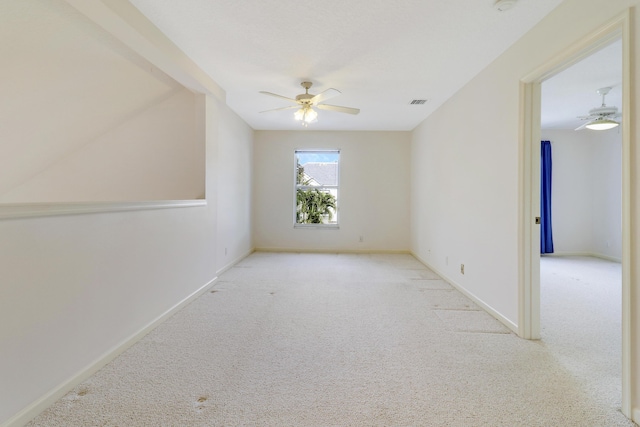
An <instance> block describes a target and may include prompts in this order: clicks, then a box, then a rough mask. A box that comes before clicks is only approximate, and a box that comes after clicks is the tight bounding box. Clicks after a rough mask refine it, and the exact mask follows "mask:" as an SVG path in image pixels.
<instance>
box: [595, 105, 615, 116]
mask: <svg viewBox="0 0 640 427" xmlns="http://www.w3.org/2000/svg"><path fill="white" fill-rule="evenodd" d="M617 112H618V107H596V108H592V109H591V110H589V115H590V116H608V115H611V114H616V113H617Z"/></svg>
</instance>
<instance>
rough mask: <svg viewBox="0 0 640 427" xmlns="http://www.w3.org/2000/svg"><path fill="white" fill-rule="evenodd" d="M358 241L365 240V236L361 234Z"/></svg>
mask: <svg viewBox="0 0 640 427" xmlns="http://www.w3.org/2000/svg"><path fill="white" fill-rule="evenodd" d="M358 241H359V242H360V243H362V242H364V236H362V235H361V236H360V238H359V239H358Z"/></svg>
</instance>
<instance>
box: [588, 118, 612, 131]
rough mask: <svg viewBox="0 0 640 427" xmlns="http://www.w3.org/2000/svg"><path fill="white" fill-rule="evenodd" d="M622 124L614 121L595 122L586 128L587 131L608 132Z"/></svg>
mask: <svg viewBox="0 0 640 427" xmlns="http://www.w3.org/2000/svg"><path fill="white" fill-rule="evenodd" d="M619 124H620V123H618V122H616V121H614V120H608V119H604V120H594V121H593V122H591V123H589V124H588V125H587V126H585V127H586V128H587V129H591V130H607V129H613V128H614V127H616V126H618V125H619Z"/></svg>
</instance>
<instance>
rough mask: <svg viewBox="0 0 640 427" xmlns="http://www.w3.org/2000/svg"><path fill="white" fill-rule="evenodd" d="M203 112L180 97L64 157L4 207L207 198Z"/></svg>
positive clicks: (9, 195)
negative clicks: (199, 115)
mask: <svg viewBox="0 0 640 427" xmlns="http://www.w3.org/2000/svg"><path fill="white" fill-rule="evenodd" d="M199 108H202V106H201V105H198V98H197V97H196V96H195V94H193V93H192V92H190V91H188V90H187V89H181V90H177V91H174V93H172V94H171V95H170V96H169V97H168V98H167V99H164V100H162V101H160V102H158V103H157V104H153V105H152V106H150V107H149V108H147V109H145V110H144V111H142V112H141V113H139V114H136V115H134V116H133V117H131V118H128V119H127V120H126V121H125V122H124V123H122V124H120V125H118V126H116V127H114V128H113V129H111V130H109V131H106V132H105V133H103V134H102V135H100V136H98V137H97V138H95V139H94V140H91V141H87V142H86V143H85V144H83V145H82V146H81V147H79V148H77V149H75V150H73V151H72V152H70V153H64V155H63V156H62V157H61V158H59V159H56V161H54V162H53V163H52V164H50V165H48V166H47V167H46V168H45V169H44V170H41V171H39V172H37V173H36V174H35V175H34V176H31V177H30V178H29V179H28V180H27V181H26V182H23V183H22V184H20V185H18V186H17V187H14V188H13V189H11V190H9V191H8V192H6V193H5V194H3V195H2V196H0V203H29V202H41V203H44V202H80V201H94V202H95V201H140V200H185V199H198V198H203V197H204V179H205V178H204V169H205V168H204V141H203V140H201V139H200V138H197V137H196V131H197V129H196V123H195V117H196V110H197V109H199ZM78 120H80V121H81V120H82V117H78ZM35 121H36V122H37V121H38V118H35ZM22 142H24V143H26V144H28V143H29V141H22Z"/></svg>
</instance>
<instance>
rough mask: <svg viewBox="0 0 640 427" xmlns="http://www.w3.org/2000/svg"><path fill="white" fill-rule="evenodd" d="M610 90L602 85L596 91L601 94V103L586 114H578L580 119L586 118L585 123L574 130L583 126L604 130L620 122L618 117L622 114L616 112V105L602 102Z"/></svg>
mask: <svg viewBox="0 0 640 427" xmlns="http://www.w3.org/2000/svg"><path fill="white" fill-rule="evenodd" d="M609 91H611V88H610V87H603V88H601V89H598V90H597V91H596V92H597V93H598V95H602V105H601V106H600V107H595V108H592V109H591V110H589V115H588V116H578V118H579V119H580V120H587V122H586V123H585V124H583V125H582V126H579V127H577V128H576V129H575V130H581V129H584V128H587V129H592V130H606V129H611V128H614V127H616V126H618V125H619V124H620V122H619V121H616V120H615V119H618V118H620V117H622V115H621V114H620V113H619V112H618V107H607V105H606V104H605V102H604V97H605V96H607V94H608V93H609Z"/></svg>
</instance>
